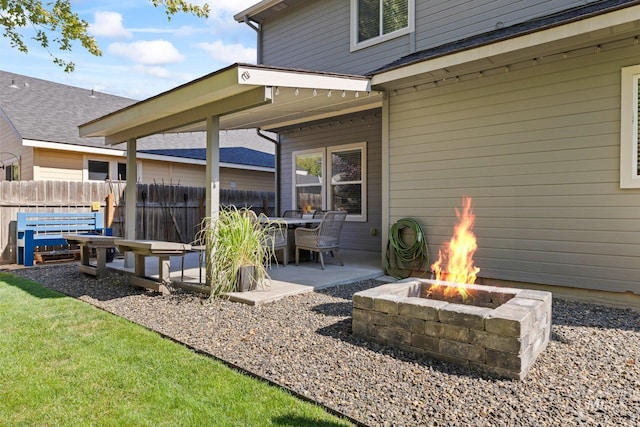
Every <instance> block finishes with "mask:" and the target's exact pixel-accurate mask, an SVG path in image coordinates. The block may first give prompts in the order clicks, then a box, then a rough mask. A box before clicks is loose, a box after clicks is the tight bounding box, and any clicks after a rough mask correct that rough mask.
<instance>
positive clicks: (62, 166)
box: [23, 149, 275, 191]
mask: <svg viewBox="0 0 640 427" xmlns="http://www.w3.org/2000/svg"><path fill="white" fill-rule="evenodd" d="M34 151H35V153H36V155H35V159H36V161H35V165H34V168H33V170H34V171H35V177H34V178H33V179H35V180H37V181H83V180H84V179H85V178H83V177H84V168H85V167H86V162H85V161H86V160H87V159H91V160H99V161H108V162H113V163H117V162H120V163H124V162H125V159H124V158H123V157H115V156H104V155H93V154H92V155H87V154H83V153H74V152H69V151H59V150H47V149H35V150H34ZM138 163H140V165H141V166H140V168H139V170H140V171H141V172H140V175H141V176H139V181H140V183H142V184H153V183H154V182H155V183H157V184H161V183H163V182H164V183H165V184H170V183H171V184H175V185H178V184H179V185H184V186H193V187H201V186H203V185H204V179H205V176H204V175H205V168H204V166H203V165H193V164H184V163H172V162H164V161H158V160H147V159H138ZM28 166H29V165H27V167H25V162H24V161H23V170H24V171H25V172H28V170H30V169H31V168H30V167H28ZM24 179H27V178H24ZM232 181H233V182H235V183H236V187H235V188H236V189H238V190H254V191H274V188H275V181H274V174H273V172H263V171H254V170H243V169H233V168H221V170H220V188H232V187H231V182H232Z"/></svg>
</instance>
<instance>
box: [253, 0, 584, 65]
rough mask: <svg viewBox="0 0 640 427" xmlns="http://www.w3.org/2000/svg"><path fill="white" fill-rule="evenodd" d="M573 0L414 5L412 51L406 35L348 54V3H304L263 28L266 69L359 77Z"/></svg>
mask: <svg viewBox="0 0 640 427" xmlns="http://www.w3.org/2000/svg"><path fill="white" fill-rule="evenodd" d="M580 5H584V1H577V0H553V1H551V0H535V1H534V0H531V1H526V2H525V1H517V0H465V1H460V0H458V1H450V0H437V1H436V0H416V32H415V46H412V42H411V37H409V36H408V35H406V36H402V37H398V38H396V39H393V40H389V41H387V42H384V43H380V44H377V45H374V46H370V47H368V48H365V49H360V50H357V51H354V52H350V45H349V43H350V41H349V31H350V17H349V14H350V2H349V0H323V1H307V2H301V3H299V4H296V5H293V6H291V7H290V8H287V9H285V12H283V13H281V14H278V15H277V17H275V18H273V19H272V20H270V21H267V22H265V23H264V24H263V43H264V46H263V49H264V53H263V62H264V63H265V64H267V65H275V66H282V67H291V68H301V69H308V70H318V71H333V72H338V73H347V74H365V73H368V72H370V71H372V70H375V69H377V68H379V67H382V66H383V65H386V64H389V63H390V62H393V61H395V60H396V59H398V58H401V57H403V56H406V55H408V54H410V53H412V52H414V51H415V50H418V51H419V50H424V49H427V48H431V47H435V46H439V45H441V44H444V43H448V42H451V41H454V40H457V39H460V38H465V37H469V36H472V35H476V34H480V33H484V32H487V31H491V30H494V29H496V24H497V23H498V22H501V23H502V25H503V26H509V25H513V24H516V23H519V22H523V21H526V20H529V19H532V18H535V17H539V16H543V15H548V14H551V13H554V12H557V11H560V10H564V9H567V8H569V7H575V6H580Z"/></svg>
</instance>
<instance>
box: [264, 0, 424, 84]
mask: <svg viewBox="0 0 640 427" xmlns="http://www.w3.org/2000/svg"><path fill="white" fill-rule="evenodd" d="M349 10H350V6H349V1H348V0H324V1H313V2H311V1H310V2H304V3H302V4H300V5H297V6H296V7H292V8H291V10H290V11H289V12H288V13H286V14H283V15H282V16H280V17H278V18H277V19H275V20H272V21H271V22H265V23H264V26H263V40H264V53H263V61H264V63H265V64H267V65H275V66H281V67H291V68H301V69H307V70H318V71H332V72H337V73H346V74H364V73H366V72H368V71H371V70H374V69H376V68H379V67H381V66H383V65H385V64H388V63H389V62H391V60H393V59H395V58H399V57H402V56H405V55H407V54H409V53H410V52H411V51H410V46H409V37H408V36H404V37H399V38H397V39H394V40H391V41H389V42H387V43H383V44H380V45H376V46H375V47H374V48H368V49H362V50H359V51H356V52H353V53H351V52H350V47H349V43H350V42H349V31H350V28H349V25H350V24H349V19H350V18H349V13H350V12H349ZM389 58H393V59H391V60H390V59H389Z"/></svg>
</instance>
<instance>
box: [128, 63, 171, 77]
mask: <svg viewBox="0 0 640 427" xmlns="http://www.w3.org/2000/svg"><path fill="white" fill-rule="evenodd" d="M134 70H135V71H136V72H138V73H139V74H146V75H148V76H153V77H158V78H161V79H169V78H173V77H174V76H173V75H172V74H171V73H170V72H169V71H168V70H167V69H166V68H164V67H159V66H157V65H156V66H151V67H150V66H147V65H136V66H135V67H134Z"/></svg>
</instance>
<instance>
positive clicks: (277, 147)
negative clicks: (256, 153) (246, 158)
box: [256, 128, 280, 216]
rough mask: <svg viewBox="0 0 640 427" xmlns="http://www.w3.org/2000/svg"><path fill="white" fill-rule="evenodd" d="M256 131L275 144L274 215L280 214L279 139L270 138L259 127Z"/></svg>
mask: <svg viewBox="0 0 640 427" xmlns="http://www.w3.org/2000/svg"><path fill="white" fill-rule="evenodd" d="M256 133H257V134H258V136H259V137H261V138H264V139H266V140H267V141H269V142H272V143H273V144H275V146H276V156H275V167H276V168H275V169H276V171H275V175H276V176H275V184H276V211H275V213H274V216H279V215H280V141H278V140H276V139H273V138H271V137H270V136H268V135H265V134H264V133H262V131H261V130H260V128H256Z"/></svg>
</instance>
